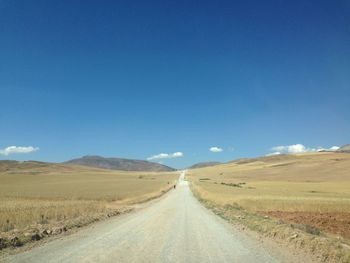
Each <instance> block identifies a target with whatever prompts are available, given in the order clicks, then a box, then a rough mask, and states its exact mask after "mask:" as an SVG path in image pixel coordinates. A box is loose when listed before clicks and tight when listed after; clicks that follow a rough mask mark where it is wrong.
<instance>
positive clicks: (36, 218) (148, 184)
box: [0, 161, 178, 237]
mask: <svg viewBox="0 0 350 263" xmlns="http://www.w3.org/2000/svg"><path fill="white" fill-rule="evenodd" d="M177 177H178V174H177V173H176V172H173V173H161V172H158V173H156V172H147V173H146V172H124V171H113V170H104V169H96V168H90V167H84V166H76V165H63V164H51V163H41V162H24V163H16V162H11V161H2V162H0V232H2V235H6V233H12V232H13V231H15V232H17V231H18V232H23V231H32V230H30V229H31V228H35V227H37V225H39V226H40V228H42V227H48V226H50V225H67V224H68V225H69V224H70V225H73V224H78V225H79V224H85V223H88V222H90V221H96V220H97V219H98V218H99V216H106V215H108V216H110V215H114V214H117V213H119V212H120V211H123V209H124V210H125V209H126V207H127V206H129V205H131V204H135V203H139V202H143V201H147V200H150V199H152V198H155V197H157V196H159V195H161V194H162V193H164V192H165V191H167V190H168V189H170V188H171V186H172V185H173V183H174V181H175V180H176V179H177ZM28 229H29V230H28ZM0 237H1V233H0Z"/></svg>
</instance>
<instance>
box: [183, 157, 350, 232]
mask: <svg viewBox="0 0 350 263" xmlns="http://www.w3.org/2000/svg"><path fill="white" fill-rule="evenodd" d="M189 179H190V180H191V181H192V182H193V184H192V187H193V189H194V191H195V192H196V193H198V194H199V195H200V196H201V198H203V199H206V200H210V201H212V202H214V203H216V204H218V205H221V206H224V205H233V206H237V207H241V208H244V209H246V210H248V211H252V212H255V213H259V214H264V215H269V216H272V217H277V218H281V219H283V220H286V221H290V222H294V223H298V224H308V225H312V226H314V227H317V228H319V229H320V230H321V231H325V232H328V233H331V234H335V235H340V236H343V237H345V238H350V154H346V153H308V154H299V155H278V156H270V157H262V158H256V159H241V160H237V161H233V162H231V163H227V164H223V165H218V166H213V167H207V168H202V169H194V170H190V171H189Z"/></svg>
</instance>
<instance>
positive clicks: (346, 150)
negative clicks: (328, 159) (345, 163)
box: [337, 144, 350, 153]
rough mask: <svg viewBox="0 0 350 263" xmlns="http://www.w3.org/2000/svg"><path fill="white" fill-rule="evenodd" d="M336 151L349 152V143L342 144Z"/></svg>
mask: <svg viewBox="0 0 350 263" xmlns="http://www.w3.org/2000/svg"><path fill="white" fill-rule="evenodd" d="M337 151H338V152H345V153H350V144H346V145H343V146H342V147H340V148H339V149H338V150H337Z"/></svg>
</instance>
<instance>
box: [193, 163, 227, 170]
mask: <svg viewBox="0 0 350 263" xmlns="http://www.w3.org/2000/svg"><path fill="white" fill-rule="evenodd" d="M218 164H221V163H220V162H201V163H196V164H194V165H192V166H190V167H188V169H196V168H204V167H209V166H214V165H218Z"/></svg>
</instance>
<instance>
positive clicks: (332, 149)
mask: <svg viewBox="0 0 350 263" xmlns="http://www.w3.org/2000/svg"><path fill="white" fill-rule="evenodd" d="M339 148H340V147H339V146H332V147H331V148H329V149H328V150H330V151H336V150H339Z"/></svg>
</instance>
